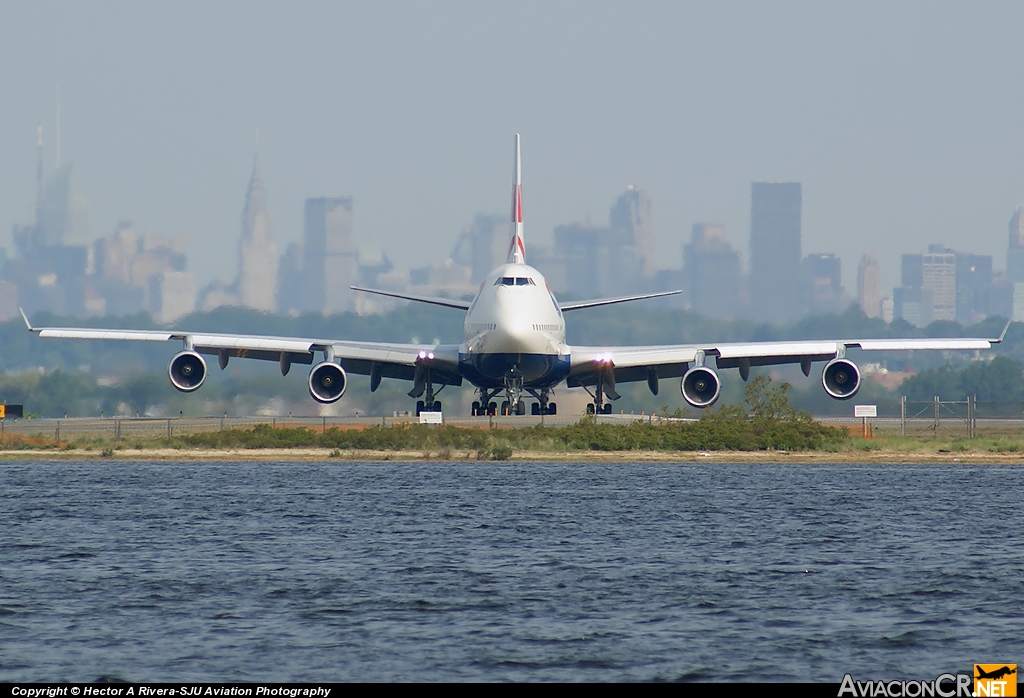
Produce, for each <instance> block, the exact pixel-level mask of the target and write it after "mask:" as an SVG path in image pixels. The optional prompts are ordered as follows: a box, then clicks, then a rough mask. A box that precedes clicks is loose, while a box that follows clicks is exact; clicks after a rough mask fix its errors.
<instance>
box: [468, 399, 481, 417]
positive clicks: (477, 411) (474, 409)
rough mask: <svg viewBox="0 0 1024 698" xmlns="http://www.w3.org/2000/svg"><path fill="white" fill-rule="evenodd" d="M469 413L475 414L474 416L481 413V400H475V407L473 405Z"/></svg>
mask: <svg viewBox="0 0 1024 698" xmlns="http://www.w3.org/2000/svg"><path fill="white" fill-rule="evenodd" d="M469 414H470V415H471V416H473V417H478V416H479V415H480V403H479V402H475V401H474V402H473V407H472V409H470V411H469Z"/></svg>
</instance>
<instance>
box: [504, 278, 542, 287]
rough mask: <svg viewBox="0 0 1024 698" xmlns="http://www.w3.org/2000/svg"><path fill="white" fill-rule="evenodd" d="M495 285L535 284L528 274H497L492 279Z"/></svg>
mask: <svg viewBox="0 0 1024 698" xmlns="http://www.w3.org/2000/svg"><path fill="white" fill-rule="evenodd" d="M494 285H495V286H536V285H537V284H535V283H534V282H533V279H531V278H529V277H528V276H499V277H498V278H497V279H495V280H494Z"/></svg>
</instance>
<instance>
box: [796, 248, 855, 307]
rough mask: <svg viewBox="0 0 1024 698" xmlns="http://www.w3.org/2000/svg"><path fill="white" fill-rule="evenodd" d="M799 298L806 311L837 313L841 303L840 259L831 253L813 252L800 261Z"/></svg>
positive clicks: (841, 277)
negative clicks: (800, 285) (800, 287)
mask: <svg viewBox="0 0 1024 698" xmlns="http://www.w3.org/2000/svg"><path fill="white" fill-rule="evenodd" d="M800 278H801V283H802V284H803V289H802V293H801V300H802V302H803V308H804V310H805V311H806V312H809V313H813V314H815V315H820V314H824V313H838V312H839V311H840V310H841V309H842V308H841V306H842V304H843V301H844V299H843V274H842V261H841V260H840V259H839V257H836V256H835V255H834V254H832V253H824V254H823V253H815V254H809V255H807V256H806V257H804V259H803V261H802V262H801V263H800Z"/></svg>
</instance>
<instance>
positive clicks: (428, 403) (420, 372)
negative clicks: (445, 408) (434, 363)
mask: <svg viewBox="0 0 1024 698" xmlns="http://www.w3.org/2000/svg"><path fill="white" fill-rule="evenodd" d="M445 387H446V385H442V386H441V387H440V388H439V389H438V390H437V391H436V392H435V391H434V382H433V381H432V380H431V376H430V367H429V366H417V367H416V375H415V377H414V378H413V385H412V390H410V391H409V397H420V396H422V397H423V399H422V400H417V401H416V416H417V417H419V416H420V413H422V412H440V411H441V401H440V400H438V399H436V396H437V394H438V393H440V392H441V391H442V390H444V389H445Z"/></svg>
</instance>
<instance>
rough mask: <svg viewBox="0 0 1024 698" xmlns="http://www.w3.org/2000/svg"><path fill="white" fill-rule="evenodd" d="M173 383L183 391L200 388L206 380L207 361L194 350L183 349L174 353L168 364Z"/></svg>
mask: <svg viewBox="0 0 1024 698" xmlns="http://www.w3.org/2000/svg"><path fill="white" fill-rule="evenodd" d="M167 376H168V378H170V379H171V385H173V386H174V387H175V388H177V389H178V390H180V391H181V392H183V393H191V392H192V391H193V390H199V386H201V385H202V384H203V381H205V380H206V361H204V360H203V357H201V356H200V355H199V354H197V353H195V352H194V351H182V352H179V353H177V354H175V355H174V358H172V359H171V363H170V364H168V366H167Z"/></svg>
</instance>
